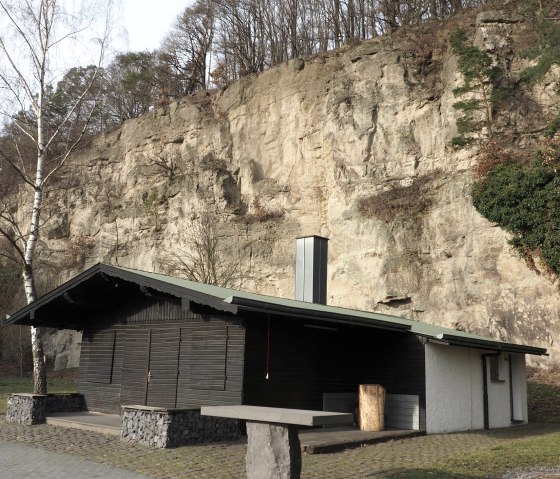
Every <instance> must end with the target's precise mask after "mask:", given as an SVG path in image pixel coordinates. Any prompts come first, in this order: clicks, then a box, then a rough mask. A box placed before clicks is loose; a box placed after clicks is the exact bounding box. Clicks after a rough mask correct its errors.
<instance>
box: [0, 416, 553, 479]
mask: <svg viewBox="0 0 560 479" xmlns="http://www.w3.org/2000/svg"><path fill="white" fill-rule="evenodd" d="M552 432H560V425H558V424H551V425H544V424H536V425H529V426H521V427H514V428H507V429H498V430H493V431H487V432H469V433H457V434H445V435H431V436H422V437H416V438H412V439H405V440H401V441H393V442H388V443H383V444H377V445H372V446H364V447H361V448H357V449H352V450H348V451H344V452H339V453H334V454H324V455H307V454H304V458H303V473H302V477H303V478H305V479H311V478H321V479H357V478H367V477H383V474H384V473H387V472H395V471H400V470H403V469H407V468H417V467H422V466H431V465H433V464H434V463H435V462H438V461H441V460H443V459H445V458H448V457H451V456H454V455H457V454H460V453H463V452H469V451H475V450H477V449H482V448H486V447H492V446H495V445H498V444H503V443H505V442H510V441H516V440H519V439H525V438H528V437H531V436H538V435H543V434H549V433H552ZM0 439H2V440H5V441H15V442H19V443H23V444H26V445H30V446H34V447H39V448H43V449H46V450H49V451H54V452H59V453H67V454H72V455H76V456H81V457H85V458H87V459H90V460H92V461H95V462H100V463H105V464H109V465H113V466H117V467H121V468H124V469H127V470H130V471H134V472H136V473H139V474H144V475H146V476H150V477H153V478H155V479H179V478H181V479H184V478H188V479H242V478H244V477H245V457H244V456H245V442H244V441H241V442H235V443H231V442H230V443H215V444H209V445H204V446H186V447H180V448H177V449H152V448H148V447H144V446H140V445H132V444H125V443H123V442H121V441H120V440H119V438H118V437H115V436H109V435H104V434H98V433H93V432H87V431H81V430H77V429H66V428H61V427H56V426H48V425H46V424H43V425H38V426H23V425H20V424H14V423H7V422H5V420H4V417H3V416H0Z"/></svg>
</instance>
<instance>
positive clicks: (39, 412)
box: [6, 393, 85, 425]
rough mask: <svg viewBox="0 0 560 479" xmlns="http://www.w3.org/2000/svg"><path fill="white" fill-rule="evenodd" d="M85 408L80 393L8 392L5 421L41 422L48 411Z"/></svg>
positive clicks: (29, 423)
mask: <svg viewBox="0 0 560 479" xmlns="http://www.w3.org/2000/svg"><path fill="white" fill-rule="evenodd" d="M84 409H85V402H84V396H83V395H82V394H76V393H69V394H25V393H16V394H10V396H9V397H8V402H7V407H6V421H8V422H19V423H21V424H28V425H33V424H42V423H44V422H45V417H46V415H47V414H48V413H49V412H75V411H83V410H84Z"/></svg>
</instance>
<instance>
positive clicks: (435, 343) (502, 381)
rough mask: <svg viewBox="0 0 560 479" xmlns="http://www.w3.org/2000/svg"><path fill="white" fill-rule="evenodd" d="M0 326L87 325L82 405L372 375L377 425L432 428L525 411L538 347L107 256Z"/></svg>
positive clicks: (281, 388) (250, 398) (275, 393)
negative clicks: (114, 261)
mask: <svg viewBox="0 0 560 479" xmlns="http://www.w3.org/2000/svg"><path fill="white" fill-rule="evenodd" d="M6 323H7V324H24V325H34V326H41V327H51V328H61V329H74V330H80V331H83V338H82V346H81V348H82V349H81V359H80V373H79V381H78V392H80V393H82V394H83V395H84V397H85V401H86V405H87V408H88V409H89V410H92V411H101V412H112V413H115V412H118V411H119V410H120V407H121V406H123V405H129V404H138V405H149V406H160V407H167V408H200V407H201V406H202V405H204V406H210V405H228V404H231V405H233V404H246V405H259V406H277V407H287V408H300V409H314V410H323V409H324V410H341V409H342V410H348V409H353V408H354V402H353V399H352V398H353V397H354V396H353V395H355V394H356V392H357V391H358V387H359V385H360V384H381V385H383V387H384V388H385V389H386V392H387V411H386V425H387V426H389V427H390V426H395V425H397V426H398V425H399V424H401V425H402V427H407V428H410V429H421V430H427V431H428V432H440V431H451V430H461V429H476V428H482V427H498V426H500V427H503V426H504V425H508V424H511V423H515V422H520V421H521V422H524V421H526V420H527V417H526V416H527V414H526V396H524V387H525V382H524V381H525V368H524V364H525V362H524V356H525V354H537V355H541V354H545V353H546V350H545V349H542V348H537V347H531V346H525V345H518V344H513V343H508V342H501V341H496V340H493V339H489V338H484V337H480V336H476V335H473V334H468V333H464V332H460V331H454V330H449V329H445V328H440V327H436V326H432V325H428V324H424V323H420V322H416V321H410V320H406V319H403V318H399V317H396V316H388V315H383V314H377V313H370V312H362V311H355V310H350V309H344V308H338V307H332V306H326V305H322V304H315V303H308V302H303V301H297V300H288V299H282V298H277V297H270V296H264V295H258V294H252V293H247V292H242V291H236V290H232V289H227V288H221V287H217V286H209V285H204V284H199V283H194V282H191V281H187V280H183V279H179V278H174V277H170V276H165V275H161V274H154V273H148V272H144V271H138V270H133V269H130V268H123V267H117V266H109V265H106V264H97V265H95V266H93V267H91V268H89V269H88V270H86V271H84V272H83V273H81V274H80V275H78V276H76V277H75V278H73V279H71V280H69V281H68V282H66V283H65V284H63V285H62V286H60V287H58V288H56V289H55V290H53V291H51V292H50V293H48V294H46V295H45V296H43V297H41V298H39V299H38V300H37V301H35V302H34V303H32V304H30V305H28V306H26V307H24V308H23V309H21V310H20V311H18V312H16V313H14V314H13V315H12V316H11V317H9V318H8V319H7V320H6ZM481 365H482V369H481ZM447 367H452V368H454V369H453V370H448V369H447ZM492 368H493V369H492ZM495 370H497V374H498V376H495V375H493V376H492V375H491V373H492V371H494V372H495ZM492 374H493V373H492ZM465 388H468V390H469V394H470V395H469V404H468V407H467V408H466V409H465V407H466V406H465V404H464V397H465V396H467V395H466V394H465ZM455 389H457V391H456V392H454V391H455ZM455 394H456V395H457V397H458V398H459V399H461V400H459V401H457V399H455V398H454V395H455ZM478 406H480V411H479V412H480V414H479V413H477V412H476V411H475V409H476V408H477V407H478ZM506 406H507V407H506ZM504 408H505V409H506V410H507V411H508V414H507V417H505V416H504V413H503V410H504ZM494 412H495V413H494ZM442 418H443V419H442ZM442 421H443V422H442Z"/></svg>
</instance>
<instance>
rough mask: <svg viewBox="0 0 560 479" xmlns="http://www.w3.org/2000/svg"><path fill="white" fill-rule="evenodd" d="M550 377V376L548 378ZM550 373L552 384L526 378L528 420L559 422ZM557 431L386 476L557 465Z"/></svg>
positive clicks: (558, 390)
mask: <svg viewBox="0 0 560 479" xmlns="http://www.w3.org/2000/svg"><path fill="white" fill-rule="evenodd" d="M548 379H550V378H548ZM559 379H560V378H556V377H554V381H548V382H550V383H552V384H543V383H538V382H529V383H528V385H527V396H528V397H527V402H528V409H529V422H545V423H558V424H560V386H558V385H557V381H558V380H559ZM558 451H560V433H552V434H546V435H544V436H538V437H532V438H529V439H524V440H521V441H515V442H511V443H509V444H505V445H500V446H497V447H492V448H490V449H487V450H485V451H479V452H476V453H471V454H465V455H461V456H457V457H454V458H453V459H450V460H447V461H445V463H441V464H434V467H432V468H429V469H416V470H408V471H404V472H399V473H395V474H391V475H390V476H387V477H389V478H392V479H393V478H394V479H396V478H402V479H428V478H430V479H444V478H445V479H488V478H497V477H500V476H502V475H504V474H505V473H507V472H508V471H512V470H516V469H525V468H530V467H537V466H539V467H559V468H560V454H558Z"/></svg>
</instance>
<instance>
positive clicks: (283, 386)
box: [243, 319, 425, 428]
mask: <svg viewBox="0 0 560 479" xmlns="http://www.w3.org/2000/svg"><path fill="white" fill-rule="evenodd" d="M246 328H247V330H246V341H245V342H246V346H245V349H246V351H245V377H244V395H243V402H244V404H255V405H257V404H259V405H263V406H273V407H295V408H302V409H316V410H317V409H318V410H320V409H322V406H323V393H325V392H353V391H357V389H358V385H359V384H381V385H383V386H385V388H386V390H387V392H388V393H391V394H413V395H417V396H418V397H419V403H420V427H421V428H423V427H425V419H424V411H425V372H424V346H423V345H422V344H421V343H420V342H419V341H418V340H417V339H416V338H415V337H414V336H410V335H405V334H400V333H393V332H388V331H381V330H371V329H365V328H352V327H344V326H340V327H338V328H337V330H336V331H330V330H322V329H314V328H306V327H304V326H303V325H302V324H301V323H299V322H297V321H293V320H289V319H286V320H281V319H276V320H274V319H273V320H271V322H270V351H269V359H268V364H269V371H268V373H269V379H268V380H267V379H266V372H267V371H266V364H267V342H268V340H267V338H268V322H267V321H266V320H260V321H259V320H258V319H253V320H250V321H247V326H246Z"/></svg>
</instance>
